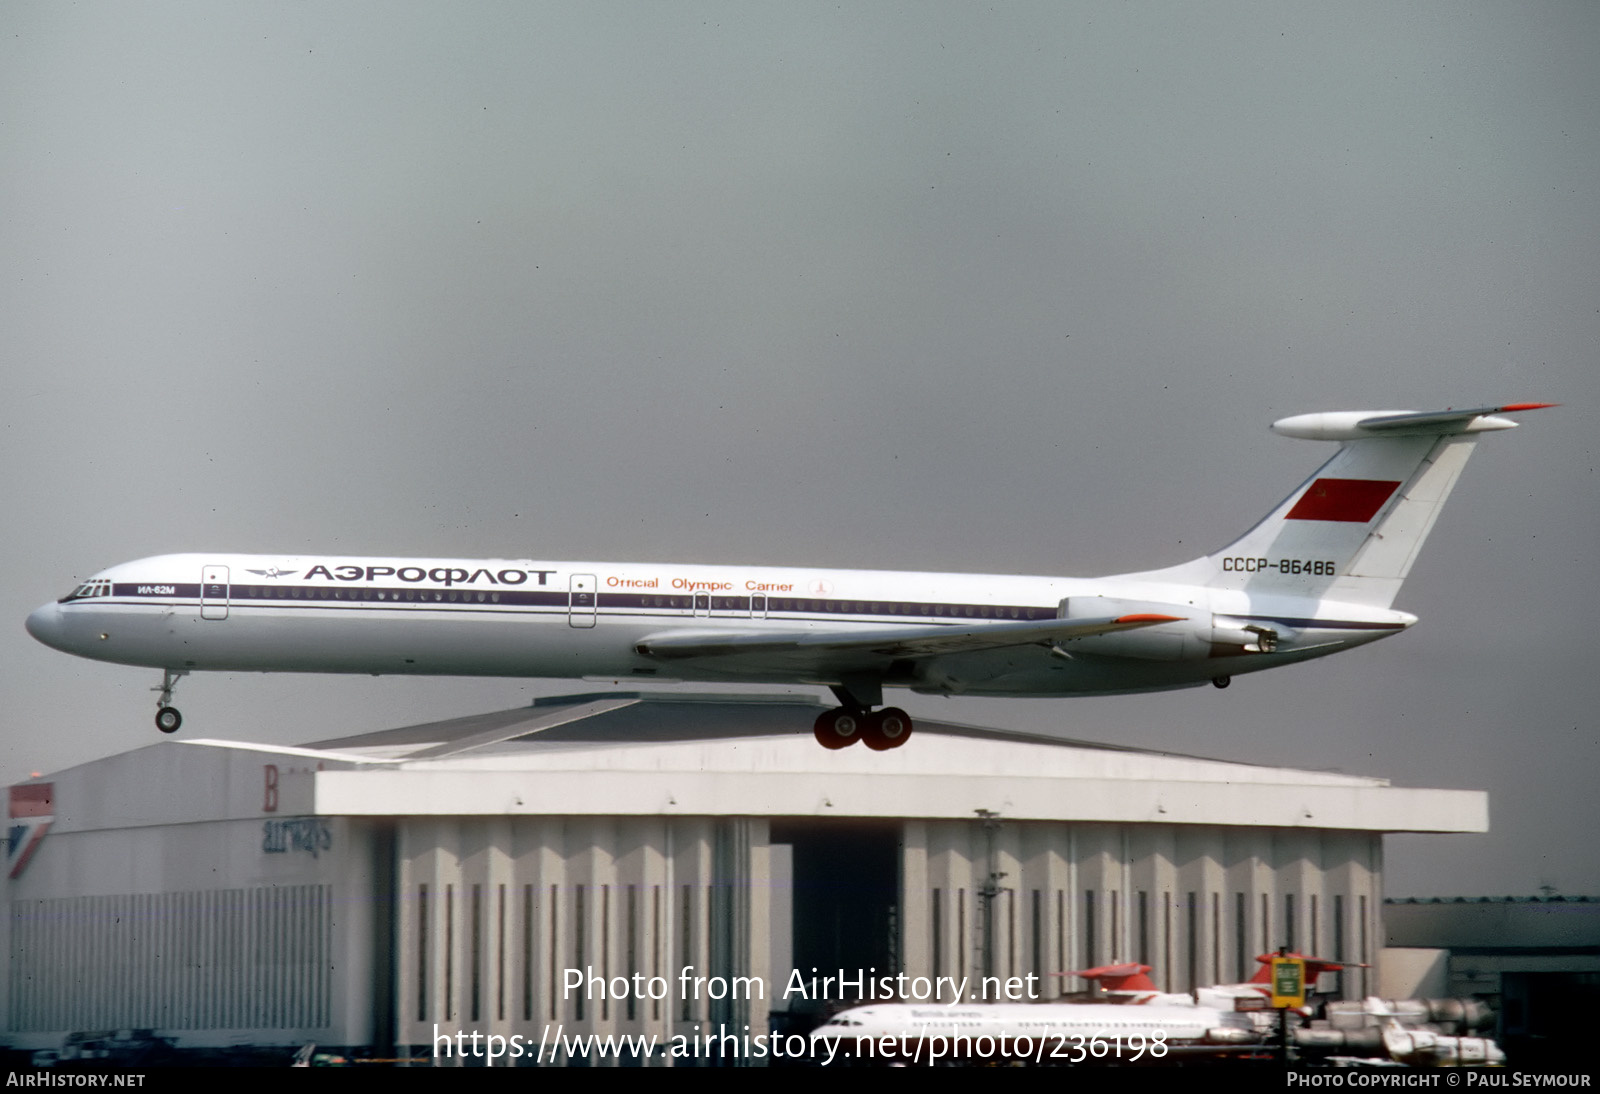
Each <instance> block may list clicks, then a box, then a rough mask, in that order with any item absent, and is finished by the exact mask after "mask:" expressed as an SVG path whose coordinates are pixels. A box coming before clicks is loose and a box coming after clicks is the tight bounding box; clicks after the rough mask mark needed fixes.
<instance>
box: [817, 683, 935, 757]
mask: <svg viewBox="0 0 1600 1094" xmlns="http://www.w3.org/2000/svg"><path fill="white" fill-rule="evenodd" d="M834 690H835V694H837V693H838V692H839V691H840V690H842V689H838V688H836V689H834ZM811 732H812V734H813V735H814V736H815V737H816V738H817V743H818V744H819V745H821V746H822V747H823V748H827V749H839V748H849V747H850V746H851V745H853V744H855V743H856V742H857V741H861V742H863V743H865V744H866V746H867V747H868V748H870V749H872V750H873V751H874V752H884V751H887V750H888V749H891V748H899V747H900V746H901V745H903V744H905V743H906V741H908V740H910V738H911V715H909V714H907V713H906V712H905V711H903V710H901V709H900V708H899V707H884V708H883V709H882V710H878V711H873V710H870V709H868V708H866V707H863V706H861V705H859V704H857V703H855V702H854V701H852V702H851V703H850V704H849V705H847V706H841V707H834V708H833V709H832V710H829V711H825V712H823V713H822V714H819V715H817V721H816V724H815V725H813V726H812V727H811Z"/></svg>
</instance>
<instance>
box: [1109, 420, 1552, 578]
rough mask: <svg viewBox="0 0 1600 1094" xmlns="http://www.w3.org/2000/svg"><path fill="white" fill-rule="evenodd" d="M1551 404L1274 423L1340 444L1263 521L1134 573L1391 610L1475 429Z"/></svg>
mask: <svg viewBox="0 0 1600 1094" xmlns="http://www.w3.org/2000/svg"><path fill="white" fill-rule="evenodd" d="M1554 405H1555V404H1553V403H1514V404H1511V405H1508V406H1494V407H1476V408H1474V409H1471V410H1441V411H1427V412H1421V413H1419V412H1416V411H1408V410H1376V411H1338V412H1333V413H1326V414H1302V415H1299V416H1298V417H1294V418H1284V419H1283V420H1282V421H1278V422H1274V423H1273V425H1272V428H1273V431H1274V432H1277V433H1281V434H1283V435H1284V436H1287V437H1300V438H1306V439H1310V440H1325V441H1342V442H1343V443H1342V444H1341V445H1340V447H1339V451H1338V452H1336V453H1334V455H1333V458H1332V459H1330V460H1329V461H1328V462H1327V463H1325V464H1323V465H1322V466H1321V467H1320V468H1318V469H1317V471H1316V473H1315V474H1314V475H1312V476H1311V478H1309V479H1307V480H1306V481H1305V482H1304V483H1302V484H1301V485H1300V487H1299V488H1298V489H1297V490H1295V492H1294V493H1292V494H1290V495H1289V497H1288V498H1286V499H1284V501H1283V503H1282V504H1280V505H1279V506H1278V507H1277V508H1275V509H1274V510H1273V511H1272V512H1271V513H1269V514H1268V515H1267V517H1266V518H1265V519H1264V520H1262V521H1261V522H1260V523H1259V524H1257V525H1256V526H1255V527H1254V528H1252V529H1250V530H1249V531H1248V532H1246V533H1245V534H1244V535H1243V536H1240V537H1239V539H1237V540H1235V541H1234V542H1233V543H1231V544H1229V545H1228V546H1227V547H1225V548H1224V549H1222V550H1221V551H1218V552H1217V553H1216V554H1213V555H1208V556H1207V557H1205V558H1202V559H1196V560H1195V561H1193V562H1189V563H1185V564H1184V565H1182V566H1175V567H1172V568H1171V569H1168V570H1160V571H1157V572H1155V573H1150V574H1140V575H1137V576H1140V577H1145V578H1159V579H1161V580H1173V581H1184V582H1188V583H1192V584H1197V585H1207V586H1210V587H1212V588H1217V589H1241V590H1245V591H1248V592H1260V593H1269V594H1273V595H1281V596H1296V597H1306V598H1311V599H1319V600H1320V599H1327V600H1338V601H1344V602H1347V603H1354V604H1367V605H1372V606H1375V607H1380V608H1387V607H1389V606H1390V605H1391V604H1392V603H1394V598H1395V594H1396V593H1398V592H1399V590H1400V583H1401V582H1402V581H1404V580H1405V577H1406V575H1407V574H1408V573H1410V572H1411V564H1412V563H1413V562H1414V561H1416V557H1417V552H1418V551H1419V550H1420V549H1421V547H1422V543H1423V540H1425V539H1426V538H1427V536H1428V532H1429V531H1431V530H1432V528H1433V522H1434V520H1435V519H1436V518H1437V517H1438V515H1439V510H1440V509H1441V508H1442V507H1443V506H1444V503H1445V499H1447V498H1448V497H1449V496H1450V491H1451V489H1452V488H1453V487H1454V486H1455V484H1456V479H1457V478H1459V477H1460V475H1461V470H1462V468H1463V467H1465V466H1466V463H1467V457H1468V456H1470V455H1471V454H1472V446H1473V445H1474V444H1476V443H1477V440H1478V436H1477V435H1478V434H1479V433H1485V432H1490V431H1492V430H1499V429H1511V428H1514V427H1515V426H1516V424H1517V423H1516V422H1513V421H1511V420H1510V419H1508V418H1501V417H1496V416H1495V415H1499V414H1507V413H1514V412H1516V411H1523V410H1536V409H1538V408H1540V407H1545V406H1554Z"/></svg>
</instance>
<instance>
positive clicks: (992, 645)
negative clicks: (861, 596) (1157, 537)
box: [634, 614, 1182, 660]
mask: <svg viewBox="0 0 1600 1094" xmlns="http://www.w3.org/2000/svg"><path fill="white" fill-rule="evenodd" d="M1181 618H1182V617H1181V616H1176V615H1155V614H1138V615H1118V616H1106V617H1104V618H1102V619H1029V620H1022V621H1020V622H1002V623H974V624H961V623H950V624H940V625H938V626H921V627H903V626H894V625H890V626H878V627H872V628H868V629H863V628H859V627H857V628H853V629H851V630H848V631H836V630H829V631H790V632H781V631H780V632H773V631H770V630H766V631H723V632H721V633H717V634H708V633H706V632H705V631H677V632H672V631H668V632H664V633H662V634H658V635H651V636H649V637H647V638H644V639H641V640H640V641H639V642H637V643H636V644H635V646H634V648H635V649H636V650H638V651H639V652H640V653H641V654H643V655H644V656H646V657H658V658H661V659H663V660H680V659H683V658H689V657H732V656H738V655H741V654H767V655H771V654H780V655H781V654H802V655H804V654H810V655H823V656H826V655H829V654H852V653H856V654H870V655H876V656H879V657H890V658H917V657H935V656H941V655H945V654H952V653H974V652H977V651H980V650H996V649H1004V648H1006V647H1008V646H1031V645H1041V644H1047V643H1054V642H1064V641H1067V640H1068V639H1072V638H1088V637H1091V636H1092V635H1097V634H1112V633H1114V632H1116V631H1130V630H1136V629H1138V628H1140V627H1155V626H1160V625H1161V624H1162V623H1176V622H1179V621H1180V619H1181Z"/></svg>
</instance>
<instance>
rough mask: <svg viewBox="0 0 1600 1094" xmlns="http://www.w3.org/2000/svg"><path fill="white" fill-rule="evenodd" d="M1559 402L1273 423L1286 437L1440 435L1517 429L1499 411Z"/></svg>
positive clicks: (1328, 415) (1327, 415)
mask: <svg viewBox="0 0 1600 1094" xmlns="http://www.w3.org/2000/svg"><path fill="white" fill-rule="evenodd" d="M1557 405H1559V404H1557V403H1507V404H1506V405H1504V406H1478V407H1471V408H1469V409H1466V410H1424V411H1416V410H1334V411H1324V412H1322V413H1319V414H1297V415H1295V416H1294V417H1292V418H1280V419H1279V420H1278V421H1276V422H1273V423H1272V431H1273V432H1274V433H1278V434H1281V435H1282V436H1285V437H1298V438H1301V439H1302V440H1308V441H1358V440H1361V439H1362V438H1363V437H1422V436H1429V437H1440V436H1446V435H1449V434H1453V433H1488V432H1490V431H1492V430H1497V429H1515V428H1516V426H1517V423H1516V422H1513V421H1512V420H1511V419H1510V418H1497V417H1494V415H1496V414H1516V413H1518V412H1520V411H1524V410H1541V409H1543V408H1544V407H1547V406H1557Z"/></svg>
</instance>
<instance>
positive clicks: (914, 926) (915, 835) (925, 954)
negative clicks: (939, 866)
mask: <svg viewBox="0 0 1600 1094" xmlns="http://www.w3.org/2000/svg"><path fill="white" fill-rule="evenodd" d="M932 915H933V885H932V882H931V880H930V878H929V873H928V831H927V824H926V822H924V821H919V820H907V821H904V822H902V823H901V825H900V968H899V969H897V970H894V971H896V972H904V973H906V975H908V976H928V975H931V973H930V971H929V970H931V969H932V968H933V949H932V947H933V937H932V931H933V923H932Z"/></svg>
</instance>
